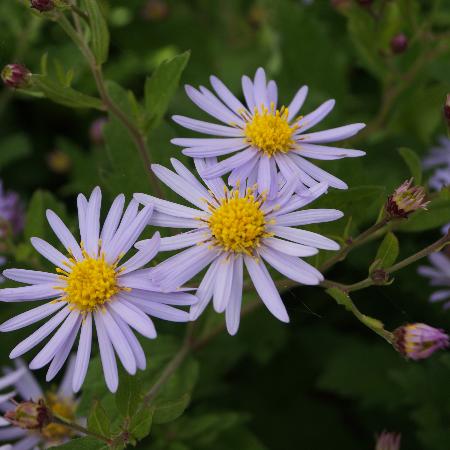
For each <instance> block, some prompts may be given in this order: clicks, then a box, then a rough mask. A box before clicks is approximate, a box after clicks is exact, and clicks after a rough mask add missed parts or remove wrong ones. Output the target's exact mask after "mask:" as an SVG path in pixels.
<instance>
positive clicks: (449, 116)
mask: <svg viewBox="0 0 450 450" xmlns="http://www.w3.org/2000/svg"><path fill="white" fill-rule="evenodd" d="M444 118H445V121H446V122H447V126H448V127H450V94H447V98H446V99H445V105H444Z"/></svg>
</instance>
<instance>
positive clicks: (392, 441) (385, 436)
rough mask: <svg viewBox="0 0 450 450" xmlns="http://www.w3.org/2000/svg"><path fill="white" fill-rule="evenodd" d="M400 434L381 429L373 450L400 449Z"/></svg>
mask: <svg viewBox="0 0 450 450" xmlns="http://www.w3.org/2000/svg"><path fill="white" fill-rule="evenodd" d="M401 439H402V436H401V434H398V433H389V432H387V431H383V432H382V433H381V434H380V435H379V436H378V437H377V445H376V447H375V450H400V441H401Z"/></svg>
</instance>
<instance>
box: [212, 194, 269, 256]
mask: <svg viewBox="0 0 450 450" xmlns="http://www.w3.org/2000/svg"><path fill="white" fill-rule="evenodd" d="M263 202H264V198H263V197H258V198H255V196H254V194H253V190H252V189H249V190H248V191H247V194H246V195H245V197H239V191H237V190H236V191H233V192H232V193H231V196H229V197H228V196H227V197H225V198H224V199H221V200H220V206H219V207H217V208H214V207H212V206H210V210H211V212H212V214H211V216H210V218H209V220H208V225H209V228H210V230H211V233H212V235H213V237H214V240H215V242H214V244H215V245H219V246H221V247H222V248H223V249H224V250H226V251H231V252H236V253H247V254H251V253H252V250H254V249H255V248H256V247H258V246H259V243H260V240H261V239H262V238H264V237H268V236H270V233H267V232H266V225H267V222H266V219H265V217H264V213H263V211H261V205H262V203H263Z"/></svg>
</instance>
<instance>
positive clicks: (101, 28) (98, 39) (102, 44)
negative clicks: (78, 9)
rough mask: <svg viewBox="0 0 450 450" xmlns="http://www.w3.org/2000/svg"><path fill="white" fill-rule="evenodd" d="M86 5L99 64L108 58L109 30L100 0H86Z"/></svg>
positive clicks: (92, 46) (92, 44)
mask: <svg viewBox="0 0 450 450" xmlns="http://www.w3.org/2000/svg"><path fill="white" fill-rule="evenodd" d="M84 7H85V8H86V11H87V13H88V16H89V24H90V30H91V48H92V52H93V53H94V56H95V60H96V62H97V64H103V63H104V62H105V61H106V60H107V59H108V51H109V30H108V25H107V23H106V20H105V17H104V16H103V14H102V11H101V9H100V5H99V2H98V0H84Z"/></svg>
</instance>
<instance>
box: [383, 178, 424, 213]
mask: <svg viewBox="0 0 450 450" xmlns="http://www.w3.org/2000/svg"><path fill="white" fill-rule="evenodd" d="M412 183H413V178H411V179H410V180H406V181H405V182H404V183H403V184H402V185H401V186H400V187H398V188H397V189H396V190H395V191H394V193H393V194H392V195H390V196H389V197H388V200H387V203H386V212H387V213H388V215H389V216H390V217H392V218H399V217H401V218H406V217H408V216H409V215H410V214H411V213H413V212H415V211H417V210H419V209H427V205H428V203H430V202H428V201H426V200H425V198H426V193H425V189H424V188H423V187H422V186H413V185H412Z"/></svg>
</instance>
